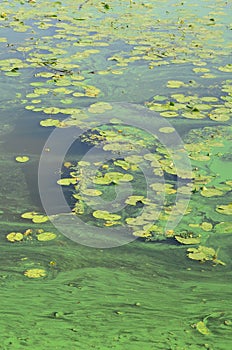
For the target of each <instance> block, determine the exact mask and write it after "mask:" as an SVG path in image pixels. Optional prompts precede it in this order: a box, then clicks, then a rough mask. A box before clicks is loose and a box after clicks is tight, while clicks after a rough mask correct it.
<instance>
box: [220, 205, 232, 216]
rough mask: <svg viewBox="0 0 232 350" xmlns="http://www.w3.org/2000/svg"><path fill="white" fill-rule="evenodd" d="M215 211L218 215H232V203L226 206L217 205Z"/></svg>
mask: <svg viewBox="0 0 232 350" xmlns="http://www.w3.org/2000/svg"><path fill="white" fill-rule="evenodd" d="M216 211H217V212H218V213H220V214H225V215H232V203H230V204H227V205H218V206H217V207H216Z"/></svg>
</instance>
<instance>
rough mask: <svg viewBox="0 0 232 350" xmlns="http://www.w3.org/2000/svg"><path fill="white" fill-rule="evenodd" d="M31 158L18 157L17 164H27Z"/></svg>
mask: <svg viewBox="0 0 232 350" xmlns="http://www.w3.org/2000/svg"><path fill="white" fill-rule="evenodd" d="M29 159H30V158H29V157H28V156H17V157H16V158H15V160H16V162H19V163H26V162H28V161H29Z"/></svg>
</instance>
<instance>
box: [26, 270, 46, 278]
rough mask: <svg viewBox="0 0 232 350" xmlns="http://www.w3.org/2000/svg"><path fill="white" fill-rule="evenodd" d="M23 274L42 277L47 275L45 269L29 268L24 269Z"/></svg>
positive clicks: (29, 276)
mask: <svg viewBox="0 0 232 350" xmlns="http://www.w3.org/2000/svg"><path fill="white" fill-rule="evenodd" d="M23 274H24V276H26V277H28V278H40V277H45V276H46V275H47V273H46V271H45V270H44V269H29V270H26V271H24V273H23Z"/></svg>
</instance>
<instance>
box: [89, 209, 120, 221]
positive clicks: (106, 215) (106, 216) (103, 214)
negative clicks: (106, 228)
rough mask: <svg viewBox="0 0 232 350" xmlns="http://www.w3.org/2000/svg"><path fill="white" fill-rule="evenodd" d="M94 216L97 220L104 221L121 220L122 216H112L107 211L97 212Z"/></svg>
mask: <svg viewBox="0 0 232 350" xmlns="http://www.w3.org/2000/svg"><path fill="white" fill-rule="evenodd" d="M93 216H94V217H95V218H97V219H103V220H107V221H115V220H119V219H121V215H118V214H111V213H109V212H108V211H106V210H96V211H94V212H93Z"/></svg>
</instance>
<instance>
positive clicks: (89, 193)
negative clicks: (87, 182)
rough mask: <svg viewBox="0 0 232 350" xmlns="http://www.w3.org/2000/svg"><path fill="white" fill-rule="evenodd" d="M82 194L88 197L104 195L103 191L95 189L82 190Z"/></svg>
mask: <svg viewBox="0 0 232 350" xmlns="http://www.w3.org/2000/svg"><path fill="white" fill-rule="evenodd" d="M81 193H82V194H84V195H86V196H90V197H97V196H101V195H102V191H99V190H95V189H92V188H89V189H85V190H82V191H81Z"/></svg>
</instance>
